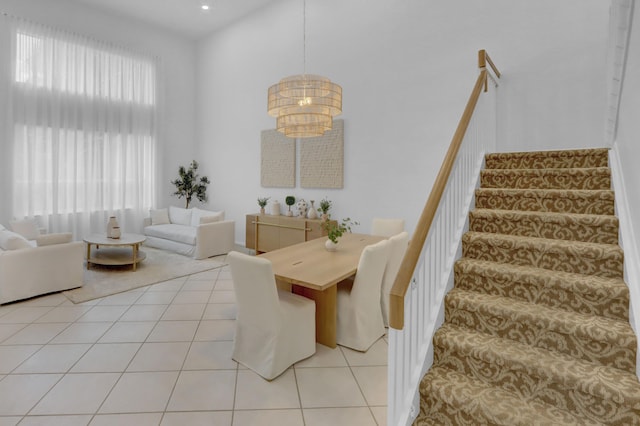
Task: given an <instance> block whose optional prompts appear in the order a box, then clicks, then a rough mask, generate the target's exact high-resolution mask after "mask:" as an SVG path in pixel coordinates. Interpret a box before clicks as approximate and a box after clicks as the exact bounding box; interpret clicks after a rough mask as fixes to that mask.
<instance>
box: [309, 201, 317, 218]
mask: <svg viewBox="0 0 640 426" xmlns="http://www.w3.org/2000/svg"><path fill="white" fill-rule="evenodd" d="M309 202H310V203H311V207H309V211H308V212H307V219H317V218H318V212H317V211H316V206H314V205H313V203H315V201H314V200H310V201H309Z"/></svg>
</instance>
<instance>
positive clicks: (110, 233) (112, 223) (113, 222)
mask: <svg viewBox="0 0 640 426" xmlns="http://www.w3.org/2000/svg"><path fill="white" fill-rule="evenodd" d="M115 228H118V236H117V237H114V235H115V232H114V229H115ZM107 238H120V226H119V225H118V220H117V219H116V217H115V216H111V217H109V221H108V222H107Z"/></svg>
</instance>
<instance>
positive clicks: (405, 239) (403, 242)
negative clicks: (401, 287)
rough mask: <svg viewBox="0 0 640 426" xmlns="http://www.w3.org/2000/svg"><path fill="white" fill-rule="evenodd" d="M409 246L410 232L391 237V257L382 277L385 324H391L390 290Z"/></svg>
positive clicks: (381, 305) (382, 305) (382, 306)
mask: <svg viewBox="0 0 640 426" xmlns="http://www.w3.org/2000/svg"><path fill="white" fill-rule="evenodd" d="M408 247H409V233H408V232H406V231H404V232H401V233H399V234H397V235H394V236H393V237H391V238H389V258H388V259H387V266H386V268H385V270H384V277H383V278H382V293H381V296H380V307H381V308H382V320H383V321H384V326H385V327H388V326H389V292H390V291H391V287H393V283H394V281H395V280H396V276H397V275H398V271H399V270H400V264H401V263H402V258H403V257H404V254H405V253H406V252H407V248H408Z"/></svg>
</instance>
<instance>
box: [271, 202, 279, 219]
mask: <svg viewBox="0 0 640 426" xmlns="http://www.w3.org/2000/svg"><path fill="white" fill-rule="evenodd" d="M271 214H272V215H274V216H280V202H279V201H278V200H273V202H272V203H271Z"/></svg>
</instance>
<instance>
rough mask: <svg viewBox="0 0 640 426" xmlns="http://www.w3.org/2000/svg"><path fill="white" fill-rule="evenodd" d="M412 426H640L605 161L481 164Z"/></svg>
mask: <svg viewBox="0 0 640 426" xmlns="http://www.w3.org/2000/svg"><path fill="white" fill-rule="evenodd" d="M480 182H481V185H480V186H481V187H480V188H479V189H477V190H476V203H475V209H474V210H473V211H471V212H470V214H469V231H468V232H467V233H466V234H465V235H464V236H463V238H462V258H461V259H459V260H458V261H457V263H456V265H455V268H454V273H455V285H454V289H453V290H451V291H450V292H449V294H447V296H446V298H445V323H444V325H443V326H442V327H441V328H440V329H439V330H438V331H437V332H436V334H435V336H434V339H433V345H434V361H433V366H432V367H431V369H430V370H429V371H428V372H427V374H426V375H425V377H424V378H423V380H422V383H421V385H420V398H421V406H420V413H419V415H418V418H417V419H416V421H415V423H414V425H509V426H511V425H603V424H606V425H640V384H639V383H638V379H637V377H636V348H637V343H636V336H635V334H634V332H633V330H632V329H631V326H630V325H629V292H628V289H627V285H626V283H625V282H624V281H623V262H624V255H623V252H622V249H621V248H620V247H619V246H618V219H617V218H616V217H615V216H614V194H613V191H612V190H611V172H610V169H609V167H608V153H607V150H606V149H585V150H571V151H544V152H527V153H502V154H488V155H487V156H486V169H485V170H483V171H482V172H481V177H480Z"/></svg>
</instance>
